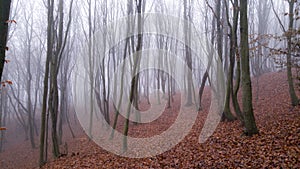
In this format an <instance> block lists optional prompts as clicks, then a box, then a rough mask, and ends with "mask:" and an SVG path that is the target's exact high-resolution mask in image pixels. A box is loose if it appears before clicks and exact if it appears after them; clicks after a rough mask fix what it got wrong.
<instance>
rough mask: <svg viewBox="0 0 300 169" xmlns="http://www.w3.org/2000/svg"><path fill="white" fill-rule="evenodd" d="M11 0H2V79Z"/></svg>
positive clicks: (0, 71) (0, 26) (0, 38)
mask: <svg viewBox="0 0 300 169" xmlns="http://www.w3.org/2000/svg"><path fill="white" fill-rule="evenodd" d="M10 5H11V0H2V1H0V23H1V24H0V81H1V79H2V73H3V68H4V64H5V52H6V50H7V49H8V48H7V47H6V43H7V36H8V24H9V13H10Z"/></svg>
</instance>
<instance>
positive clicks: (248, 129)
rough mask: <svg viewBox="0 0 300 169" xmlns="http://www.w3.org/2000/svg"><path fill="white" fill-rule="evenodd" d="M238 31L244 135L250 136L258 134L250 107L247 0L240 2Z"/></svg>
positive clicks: (251, 107)
mask: <svg viewBox="0 0 300 169" xmlns="http://www.w3.org/2000/svg"><path fill="white" fill-rule="evenodd" d="M240 13H241V17H240V29H241V30H240V31H241V66H242V92H243V96H242V97H243V99H242V100H243V112H244V119H245V134H246V135H248V136H252V135H254V134H258V129H257V127H256V123H255V117H254V114H253V106H252V87H251V77H250V66H249V43H248V17H247V0H240Z"/></svg>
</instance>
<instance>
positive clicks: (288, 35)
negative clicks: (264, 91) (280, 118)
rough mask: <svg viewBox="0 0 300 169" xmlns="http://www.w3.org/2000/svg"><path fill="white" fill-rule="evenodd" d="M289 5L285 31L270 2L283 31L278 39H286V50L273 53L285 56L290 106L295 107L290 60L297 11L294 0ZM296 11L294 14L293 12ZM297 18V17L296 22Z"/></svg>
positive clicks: (295, 100)
mask: <svg viewBox="0 0 300 169" xmlns="http://www.w3.org/2000/svg"><path fill="white" fill-rule="evenodd" d="M287 2H288V4H289V8H288V9H289V12H288V13H285V15H288V17H289V20H288V29H287V30H286V28H285V26H284V24H283V22H282V21H281V20H280V18H279V15H278V13H277V12H276V11H275V8H274V3H273V0H271V4H272V9H273V12H274V14H275V16H276V18H277V20H278V22H279V25H280V27H281V30H282V31H283V33H284V34H283V37H280V39H286V43H287V48H286V49H285V50H282V49H279V50H277V49H275V51H278V53H279V54H286V67H287V77H288V85H289V94H290V99H291V104H292V106H297V105H298V104H299V99H298V97H297V95H296V92H295V87H294V80H293V72H292V67H293V60H292V53H293V50H294V43H293V36H295V29H294V24H295V23H294V22H295V18H294V17H295V15H298V13H299V11H298V9H295V3H296V0H288V1H287ZM294 11H296V12H294ZM298 19H299V18H298V17H297V20H298Z"/></svg>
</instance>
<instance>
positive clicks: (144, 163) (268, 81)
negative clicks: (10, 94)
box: [0, 72, 300, 169]
mask: <svg viewBox="0 0 300 169" xmlns="http://www.w3.org/2000/svg"><path fill="white" fill-rule="evenodd" d="M286 79H287V78H286V73H285V72H275V73H267V74H264V75H262V76H260V77H259V79H257V78H253V86H252V87H253V106H254V113H255V118H256V122H257V126H258V128H259V131H260V134H259V135H255V136H253V137H246V136H242V133H243V129H242V127H241V126H240V123H239V122H238V121H234V122H221V123H219V125H218V127H217V129H216V130H215V132H214V134H213V135H212V136H211V137H209V138H208V140H207V141H206V142H205V143H201V144H200V143H199V142H198V137H199V134H200V131H201V129H202V127H203V124H204V121H205V119H206V117H207V114H208V108H209V104H210V94H209V91H208V90H206V91H205V93H204V99H203V100H204V101H203V110H202V111H200V112H199V113H198V116H197V119H196V122H195V124H194V126H193V128H192V130H191V131H190V133H189V134H188V135H187V136H186V137H185V138H184V140H183V141H181V142H180V143H179V144H178V145H176V146H175V147H174V148H172V149H171V150H169V151H167V152H165V153H163V154H160V155H157V156H154V157H151V158H141V159H132V158H126V157H120V156H117V155H114V154H112V153H110V152H107V151H105V150H103V149H102V148H100V147H99V146H97V145H96V144H95V143H94V142H92V141H89V139H88V137H87V136H86V135H85V134H84V133H83V132H82V129H80V127H78V126H77V129H76V138H75V139H72V138H71V137H70V136H68V137H67V136H66V138H67V140H66V141H67V144H68V155H67V156H64V157H61V158H59V159H56V160H53V159H52V160H51V161H50V162H49V163H47V164H46V165H45V166H44V168H130V169H131V168H145V169H146V168H300V106H297V107H294V108H292V107H291V106H290V101H289V95H288V86H287V80H286ZM298 96H300V95H298ZM179 100H180V99H179V96H178V95H177V96H176V97H175V103H174V105H175V106H173V107H172V108H171V109H166V110H165V112H164V113H163V115H162V116H161V117H160V118H159V119H157V120H155V121H154V122H152V123H151V124H150V126H149V125H148V126H147V125H133V124H131V125H130V131H129V135H132V136H136V137H146V136H150V135H155V134H159V133H161V132H162V131H164V130H166V129H167V128H168V127H169V126H170V125H171V124H172V123H173V122H174V120H175V119H176V117H177V115H178V113H176V112H177V111H178V110H177V109H178V107H177V106H178V105H179V104H178V103H176V102H179ZM144 106H145V107H146V105H144ZM122 121H124V119H121V122H120V123H121V124H122ZM121 127H122V125H120V126H118V128H120V129H121ZM65 133H67V132H65ZM28 145H29V143H28V142H24V143H20V144H19V145H18V146H15V147H14V148H10V149H9V150H6V151H5V152H4V153H0V168H34V167H36V166H37V161H38V149H34V150H32V149H30V146H28ZM49 151H51V149H50V150H49ZM50 156H51V153H50Z"/></svg>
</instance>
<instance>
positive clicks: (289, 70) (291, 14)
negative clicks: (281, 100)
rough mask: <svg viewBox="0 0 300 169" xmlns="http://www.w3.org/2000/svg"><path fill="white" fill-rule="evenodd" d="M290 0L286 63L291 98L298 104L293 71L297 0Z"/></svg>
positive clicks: (293, 103)
mask: <svg viewBox="0 0 300 169" xmlns="http://www.w3.org/2000/svg"><path fill="white" fill-rule="evenodd" d="M288 2H289V29H288V32H286V34H287V47H288V48H287V50H288V52H287V56H286V64H287V77H288V84H289V93H290V98H291V103H292V106H297V105H298V104H299V100H298V97H297V95H296V92H295V87H294V81H293V73H292V32H293V25H294V4H295V0H290V1H288Z"/></svg>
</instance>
